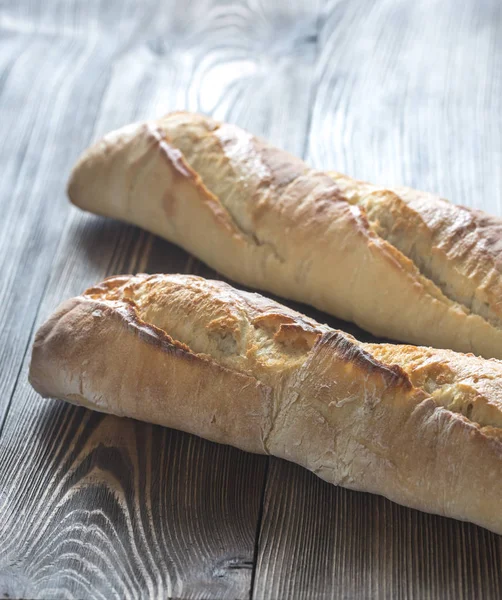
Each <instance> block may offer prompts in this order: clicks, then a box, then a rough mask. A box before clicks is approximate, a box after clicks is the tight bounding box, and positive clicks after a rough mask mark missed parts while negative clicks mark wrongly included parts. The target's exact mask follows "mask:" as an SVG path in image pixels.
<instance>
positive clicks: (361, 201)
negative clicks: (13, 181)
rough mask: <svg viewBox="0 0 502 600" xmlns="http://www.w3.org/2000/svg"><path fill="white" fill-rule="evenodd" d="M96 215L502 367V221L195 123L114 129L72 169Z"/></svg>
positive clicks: (347, 314) (403, 335)
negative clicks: (320, 167) (501, 362)
mask: <svg viewBox="0 0 502 600" xmlns="http://www.w3.org/2000/svg"><path fill="white" fill-rule="evenodd" d="M68 192H69V196H70V199H71V200H72V202H73V203H74V204H75V205H77V206H79V207H80V208H83V209H85V210H88V211H92V212H95V213H98V214H101V215H106V216H110V217H115V218H118V219H122V220H124V221H127V222H130V223H133V224H136V225H139V226H140V227H143V228H144V229H147V230H149V231H151V232H153V233H155V234H157V235H160V236H162V237H164V238H166V239H168V240H170V241H171V242H174V243H175V244H178V245H180V246H182V247H183V248H184V249H185V250H187V251H189V252H191V253H192V254H194V255H196V256H197V257H199V258H200V259H201V260H203V261H204V262H206V263H207V264H208V265H210V266H211V267H213V268H214V269H216V270H218V271H219V272H220V273H223V274H224V275H226V276H227V277H229V278H230V279H232V280H234V281H237V282H240V283H242V284H245V285H248V286H250V287H253V288H256V289H263V290H266V291H269V292H273V293H275V294H277V295H279V296H282V297H285V298H290V299H293V300H296V301H299V302H304V303H306V304H311V305H313V306H315V307H316V308H318V309H321V310H323V311H325V312H328V313H331V314H333V315H335V316H337V317H339V318H342V319H345V320H346V321H352V322H355V323H356V324H357V325H359V326H360V327H362V328H363V329H366V330H367V331H369V332H371V333H373V334H374V335H377V336H383V337H386V338H391V339H395V340H401V341H405V342H410V343H414V344H424V345H428V346H434V347H437V348H451V349H454V350H457V351H460V352H474V353H475V354H477V355H481V356H484V357H485V358H491V357H495V358H502V278H501V270H502V266H501V263H502V261H501V260H500V259H499V255H500V250H501V249H502V241H501V240H502V235H501V231H502V225H501V224H502V221H500V220H498V219H495V218H494V217H489V216H487V215H484V214H482V213H479V212H476V211H473V210H470V209H468V208H464V207H460V206H455V205H453V204H450V203H449V202H447V201H446V200H442V199H440V198H437V197H435V196H432V195H430V194H425V193H422V192H417V191H413V190H409V189H405V188H400V189H394V190H390V189H384V188H378V187H376V186H372V185H369V184H365V183H361V182H358V181H355V180H353V179H350V178H348V177H345V176H343V175H340V174H338V173H334V172H332V173H322V172H319V171H315V170H313V169H310V168H309V167H308V166H307V165H306V164H305V163H304V162H302V161H301V160H299V159H297V158H295V157H293V156H291V155H290V154H288V153H286V152H283V151H281V150H277V149H275V148H273V147H271V146H270V145H268V144H267V143H266V142H264V141H263V140H260V139H258V138H255V137H253V136H251V135H250V134H248V133H246V132H245V131H243V130H241V129H239V128H238V127H235V126H233V125H228V124H222V123H217V122H216V121H213V120H212V119H210V118H206V117H203V116H200V115H197V114H190V113H173V114H170V115H168V116H166V117H164V118H162V119H160V120H158V121H152V122H147V123H140V124H135V125H131V126H128V127H126V128H124V129H121V130H119V131H115V132H113V133H111V134H109V135H108V136H106V137H105V138H104V139H103V140H101V141H100V142H98V143H97V144H96V145H94V146H93V147H92V148H90V149H89V150H88V151H87V152H85V153H84V154H83V156H82V158H81V159H80V160H79V162H78V163H77V165H76V166H75V168H74V170H73V172H72V175H71V178H70V182H69V186H68Z"/></svg>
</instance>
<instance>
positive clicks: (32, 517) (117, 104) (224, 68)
mask: <svg viewBox="0 0 502 600" xmlns="http://www.w3.org/2000/svg"><path fill="white" fill-rule="evenodd" d="M501 31H502V3H501V2H500V0H470V1H467V0H465V1H460V0H422V1H418V0H378V1H376V0H375V1H373V0H337V1H335V2H325V1H322V0H319V1H317V2H315V1H313V0H294V1H293V0H291V1H287V0H277V1H271V0H270V1H269V0H241V1H234V2H230V1H226V0H184V1H178V2H176V1H175V0H144V1H141V0H122V1H119V0H45V1H42V0H38V1H37V0H3V1H1V0H0V128H1V142H0V155H1V158H0V165H1V178H0V194H1V195H0V595H1V596H2V597H4V598H40V599H41V598H44V599H45V598H85V599H108V598H117V599H122V598H124V599H125V598H167V597H169V598H184V599H189V598H218V599H219V598H237V599H242V598H249V597H251V598H254V599H274V600H275V599H279V600H281V599H289V598H293V599H296V598H302V599H303V598H305V599H306V598H363V599H364V598H406V599H408V598H410V599H411V598H413V599H423V598H431V599H436V598H448V599H452V600H453V599H455V600H457V599H471V598H472V599H482V598H494V599H495V598H501V597H502V575H501V572H502V537H499V536H496V535H493V534H490V533H489V532H487V531H485V530H483V529H480V528H477V527H475V526H472V525H468V524H463V523H459V522H455V521H453V520H449V519H444V518H440V517H435V516H429V515H426V514H423V513H420V512H417V511H413V510H407V509H405V508H401V507H399V506H397V505H395V504H393V503H391V502H389V501H387V500H385V499H383V498H380V497H376V496H370V495H367V494H362V493H356V492H350V491H346V490H343V489H339V488H336V487H333V486H330V485H328V484H326V483H324V482H322V481H320V480H319V479H317V478H316V477H315V476H314V475H313V474H311V473H309V472H306V471H305V470H302V469H301V468H300V467H297V466H295V465H292V464H288V463H287V462H284V461H281V460H277V459H274V458H266V457H261V456H253V455H250V454H246V453H244V452H240V451H238V450H235V449H233V448H230V447H224V446H219V445H216V444H213V443H210V442H207V441H204V440H201V439H198V438H196V437H194V436H190V435H187V434H184V433H180V432H176V431H172V430H169V429H164V428H162V427H156V426H152V425H148V424H143V423H139V422H135V421H132V420H127V419H119V418H115V417H111V416H103V415H100V414H98V413H93V412H91V411H88V410H84V409H81V408H76V407H73V406H69V405H67V404H65V403H63V402H61V401H57V400H53V401H42V400H41V399H40V397H39V396H38V395H37V394H36V393H35V392H34V391H33V390H32V389H31V388H30V386H29V384H28V382H27V369H28V363H29V356H30V345H31V342H32V339H33V335H34V331H35V329H36V327H37V326H38V325H39V324H40V323H41V322H42V321H43V320H44V319H45V318H46V317H47V315H48V314H49V313H50V312H51V311H52V310H53V309H54V307H55V306H56V305H57V304H58V303H59V302H60V301H62V300H63V299H64V298H67V297H69V296H72V295H76V294H78V293H79V292H81V291H82V290H83V289H84V288H86V287H87V286H89V285H90V284H92V283H93V282H96V281H98V280H101V279H102V278H104V277H105V276H107V275H110V274H113V273H122V272H136V271H147V272H191V273H197V274H200V275H204V276H211V277H217V275H216V273H214V272H213V271H211V270H210V269H208V268H207V267H205V266H204V265H203V264H201V263H200V262H199V261H197V260H195V259H194V258H192V257H190V256H188V255H187V254H186V253H184V252H183V251H182V250H180V249H178V248H176V247H174V246H172V245H170V244H168V243H167V242H164V241H162V240H160V239H158V238H156V237H154V236H152V235H149V234H147V233H144V232H142V231H140V230H139V229H137V228H134V227H130V226H126V225H123V224H120V223H117V222H113V221H111V220H106V219H102V218H98V217H94V216H90V215H86V214H83V213H81V212H79V211H78V210H76V209H75V208H73V207H71V206H70V205H69V203H68V201H67V199H66V196H65V184H66V180H67V177H68V173H69V170H70V168H71V166H72V164H73V162H74V161H75V159H76V158H77V156H78V155H79V153H80V152H81V151H82V150H83V149H84V148H85V147H86V146H87V145H88V144H89V143H90V142H91V141H92V140H93V139H94V138H96V137H97V136H99V135H101V134H103V133H105V132H106V131H108V130H111V129H113V128H116V127H118V126H120V125H123V124H126V123H128V122H130V121H133V120H136V119H140V118H145V117H152V116H158V115H161V114H162V113H164V112H167V111H169V110H172V109H181V108H185V109H190V110H199V111H203V112H206V113H208V114H212V115H214V116H216V117H217V118H220V119H224V120H228V121H230V122H234V123H237V124H239V125H241V126H243V127H246V128H248V129H249V130H251V131H252V132H254V133H256V134H260V135H262V136H266V137H267V138H269V139H270V140H271V141H273V142H274V143H275V144H276V145H278V146H281V147H283V148H286V149H287V150H289V151H291V152H293V153H295V154H298V155H300V156H303V157H304V158H305V159H306V160H307V161H308V162H309V163H311V164H312V165H314V166H316V167H320V168H332V169H336V170H339V171H342V172H346V173H348V174H350V175H353V176H355V177H358V178H361V179H367V180H370V181H373V182H378V183H383V184H385V183H387V184H391V183H392V184H407V185H410V186H414V187H417V188H422V189H425V190H428V191H435V192H439V193H440V194H442V195H444V196H445V197H447V198H450V199H452V200H453V201H454V202H458V203H462V204H466V205H469V206H476V207H479V208H483V209H485V210H487V211H489V212H491V213H494V214H498V215H502V207H501V200H502V35H501ZM340 285H343V282H340ZM303 310H304V311H305V312H307V313H308V314H310V315H313V316H315V317H316V318H318V319H321V320H323V321H326V322H329V323H330V324H333V325H335V326H337V327H340V328H345V329H349V330H350V331H352V332H354V331H355V328H353V327H350V326H349V325H347V324H345V323H340V322H337V321H336V320H334V319H332V318H329V317H327V316H326V315H323V314H320V313H317V312H316V311H314V310H311V309H309V308H306V307H305V308H303ZM356 335H360V336H361V337H365V338H367V337H368V336H366V335H365V334H364V333H363V332H356ZM480 468H483V467H482V465H480ZM501 505H502V499H501Z"/></svg>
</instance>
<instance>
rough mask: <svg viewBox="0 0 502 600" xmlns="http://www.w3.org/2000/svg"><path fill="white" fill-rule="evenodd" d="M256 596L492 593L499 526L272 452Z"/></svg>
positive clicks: (499, 585)
mask: <svg viewBox="0 0 502 600" xmlns="http://www.w3.org/2000/svg"><path fill="white" fill-rule="evenodd" d="M265 497H266V500H265V506H264V514H263V525H262V529H261V532H260V541H259V553H258V564H257V574H256V579H255V590H254V596H253V597H254V598H259V599H262V598H263V599H266V598H295V599H296V598H298V599H306V598H316V599H317V598H416V599H420V600H422V599H430V600H434V599H435V598H442V599H443V598H444V599H445V600H456V599H458V598H467V599H470V598H493V599H495V598H500V595H501V593H502V576H501V567H502V564H501V560H500V548H499V544H500V540H499V536H497V535H495V534H491V533H489V532H487V531H486V530H483V529H481V528H478V527H475V526H474V525H470V524H467V523H460V522H458V521H454V520H452V519H444V518H441V517H436V516H432V515H427V514H425V513H421V512H419V511H415V510H408V509H406V508H404V507H401V506H398V505H397V504H394V503H392V502H389V501H388V500H385V499H384V498H381V497H378V496H373V495H370V494H362V493H358V492H352V491H349V490H345V489H342V488H337V487H334V486H332V485H329V484H327V483H325V482H323V481H321V480H320V479H318V478H317V477H316V476H315V475H313V474H312V473H309V472H308V471H306V470H304V469H302V468H300V467H298V466H297V465H293V464H290V463H286V462H284V461H280V460H277V459H271V461H270V468H269V472H268V484H267V490H266V496H265Z"/></svg>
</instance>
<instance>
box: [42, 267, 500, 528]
mask: <svg viewBox="0 0 502 600" xmlns="http://www.w3.org/2000/svg"><path fill="white" fill-rule="evenodd" d="M501 375H502V363H501V362H500V361H498V360H485V359H482V358H478V357H475V356H472V355H465V354H459V353H455V352H452V351H448V350H434V349H431V348H419V347H412V346H398V345H392V344H362V343H359V342H358V341H357V340H355V339H354V338H353V337H352V336H350V335H348V334H344V333H343V332H339V331H335V330H332V329H330V328H329V327H327V326H326V325H322V324H320V323H317V322H315V321H314V320H312V319H309V318H308V317H305V316H304V315H301V314H299V313H297V312H295V311H292V310H290V309H288V308H286V307H284V306H282V305H280V304H278V303H276V302H273V301H272V300H269V299H267V298H264V297H263V296H260V295H258V294H252V293H246V292H242V291H239V290H236V289H234V288H232V287H231V286H229V285H227V284H224V283H222V282H215V281H207V280H204V279H202V278H198V277H195V276H187V275H154V276H148V275H138V276H134V277H133V276H118V277H115V278H110V279H108V280H106V281H104V282H103V283H102V284H99V285H98V286H95V287H93V288H91V289H89V290H88V291H87V292H85V293H84V294H83V295H82V296H80V297H77V298H74V299H72V300H70V301H67V302H66V303H65V304H64V305H63V306H62V307H61V308H60V309H58V311H56V313H55V314H54V315H53V316H52V317H51V318H50V319H49V320H48V321H47V323H45V324H44V325H43V326H42V327H41V329H40V331H39V332H38V333H37V336H36V339H35V343H34V348H33V355H32V362H31V366H30V381H31V382H32V385H33V386H34V387H35V389H37V390H38V391H39V392H40V393H42V394H43V395H45V396H55V397H60V398H65V399H67V400H69V401H71V402H73V403H76V404H83V405H84V406H87V407H89V408H94V409H97V410H101V411H104V412H111V413H115V414H119V415H123V416H130V417H134V418H138V419H142V420H146V421H151V422H154V423H159V424H162V425H166V426H170V427H175V428H178V429H183V430H185V431H189V432H191V433H194V434H197V435H200V436H202V437H206V438H208V439H210V440H213V441H216V442H220V443H227V444H232V445H234V446H237V447H239V448H242V449H244V450H248V451H252V452H258V453H268V454H272V455H274V456H278V457H281V458H285V459H287V460H292V461H294V462H297V463H299V464H301V465H303V466H305V467H306V468H308V469H310V470H312V471H313V472H314V473H316V474H317V475H319V476H320V477H322V478H323V479H326V480H327V481H329V482H331V483H335V484H338V485H343V486H346V487H349V488H352V489H357V490H363V491H368V492H372V493H378V494H382V495H385V496H387V497H388V498H390V499H392V500H394V501H396V502H399V503H401V504H404V505H406V506H411V507H414V508H418V509H421V510H425V511H429V512H435V513H439V514H443V515H447V516H451V517H455V518H459V519H463V520H469V521H472V522H474V523H478V524H480V525H482V526H484V527H487V528H489V529H491V530H493V531H495V532H497V533H502V514H501V511H500V497H501V492H502V477H501V475H502V429H501V427H500V424H501V423H502V417H501V415H502V393H501V391H502V389H501V388H502V385H501V384H500V383H499V382H500V381H502V377H501ZM469 406H470V408H469Z"/></svg>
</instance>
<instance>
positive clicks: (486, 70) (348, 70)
mask: <svg viewBox="0 0 502 600" xmlns="http://www.w3.org/2000/svg"><path fill="white" fill-rule="evenodd" d="M501 23H502V5H501V4H500V2H497V0H486V1H485V2H474V1H472V2H463V3H460V4H459V3H457V2H453V1H451V2H450V1H448V2H444V1H441V2H440V1H436V0H429V1H426V2H405V1H399V0H382V1H381V2H378V3H376V2H343V1H342V2H332V3H330V5H329V7H328V9H327V11H326V14H325V19H324V20H323V28H322V31H321V33H320V37H319V47H320V54H319V60H318V64H317V73H318V77H319V85H318V87H317V91H316V95H315V100H314V109H313V117H312V125H311V129H310V135H309V144H308V156H307V160H308V161H309V162H310V163H311V164H313V165H314V166H317V167H320V168H330V169H336V170H339V171H342V172H345V173H347V174H350V175H352V176H355V177H358V178H360V179H366V180H369V181H372V182H377V183H382V184H389V185H390V184H405V185H410V186H414V187H417V188H422V189H425V190H429V191H433V192H439V193H441V194H442V195H444V196H446V197H448V198H450V199H451V200H453V201H455V202H459V203H463V204H467V205H471V206H476V207H477V208H481V209H484V210H486V211H489V212H492V213H495V214H502V208H501V205H500V201H501V198H502V170H501V169H500V159H501V156H502V136H501V125H502V121H501V114H502V40H501V38H500V35H499V33H498V32H499V29H500V24H501ZM305 312H307V313H310V310H309V309H308V308H305ZM317 318H318V317H317ZM356 336H357V333H356ZM480 468H482V467H480ZM501 593H502V544H501V540H500V537H498V536H495V535H491V534H489V533H487V532H486V531H484V530H481V529H479V528H476V527H473V526H470V525H466V524H461V523H457V522H454V521H451V520H447V519H441V518H439V517H433V516H428V515H425V514H422V513H418V512H416V511H411V510H406V509H404V508H401V507H398V506H396V505H394V504H392V503H390V502H388V501H387V500H384V499H383V498H376V497H371V496H368V495H365V494H358V493H356V492H348V491H345V490H341V489H336V488H331V487H330V486H328V485H326V484H324V483H323V482H321V481H318V480H316V479H315V477H314V476H312V475H310V474H308V473H305V472H304V471H302V470H301V469H299V468H297V467H295V466H292V465H287V464H286V463H282V462H279V461H276V460H273V461H271V466H270V470H269V478H268V485H267V489H266V495H265V508H264V516H263V521H262V528H261V532H260V538H259V546H258V564H257V572H256V576H255V586H254V598H257V599H261V598H270V597H272V598H286V597H294V598H316V599H317V598H332V597H337V598H338V597H340V598H417V599H418V598H420V599H422V598H451V599H452V600H453V599H454V598H455V599H456V598H465V599H470V598H474V597H476V598H494V599H495V598H499V597H500V596H501Z"/></svg>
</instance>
